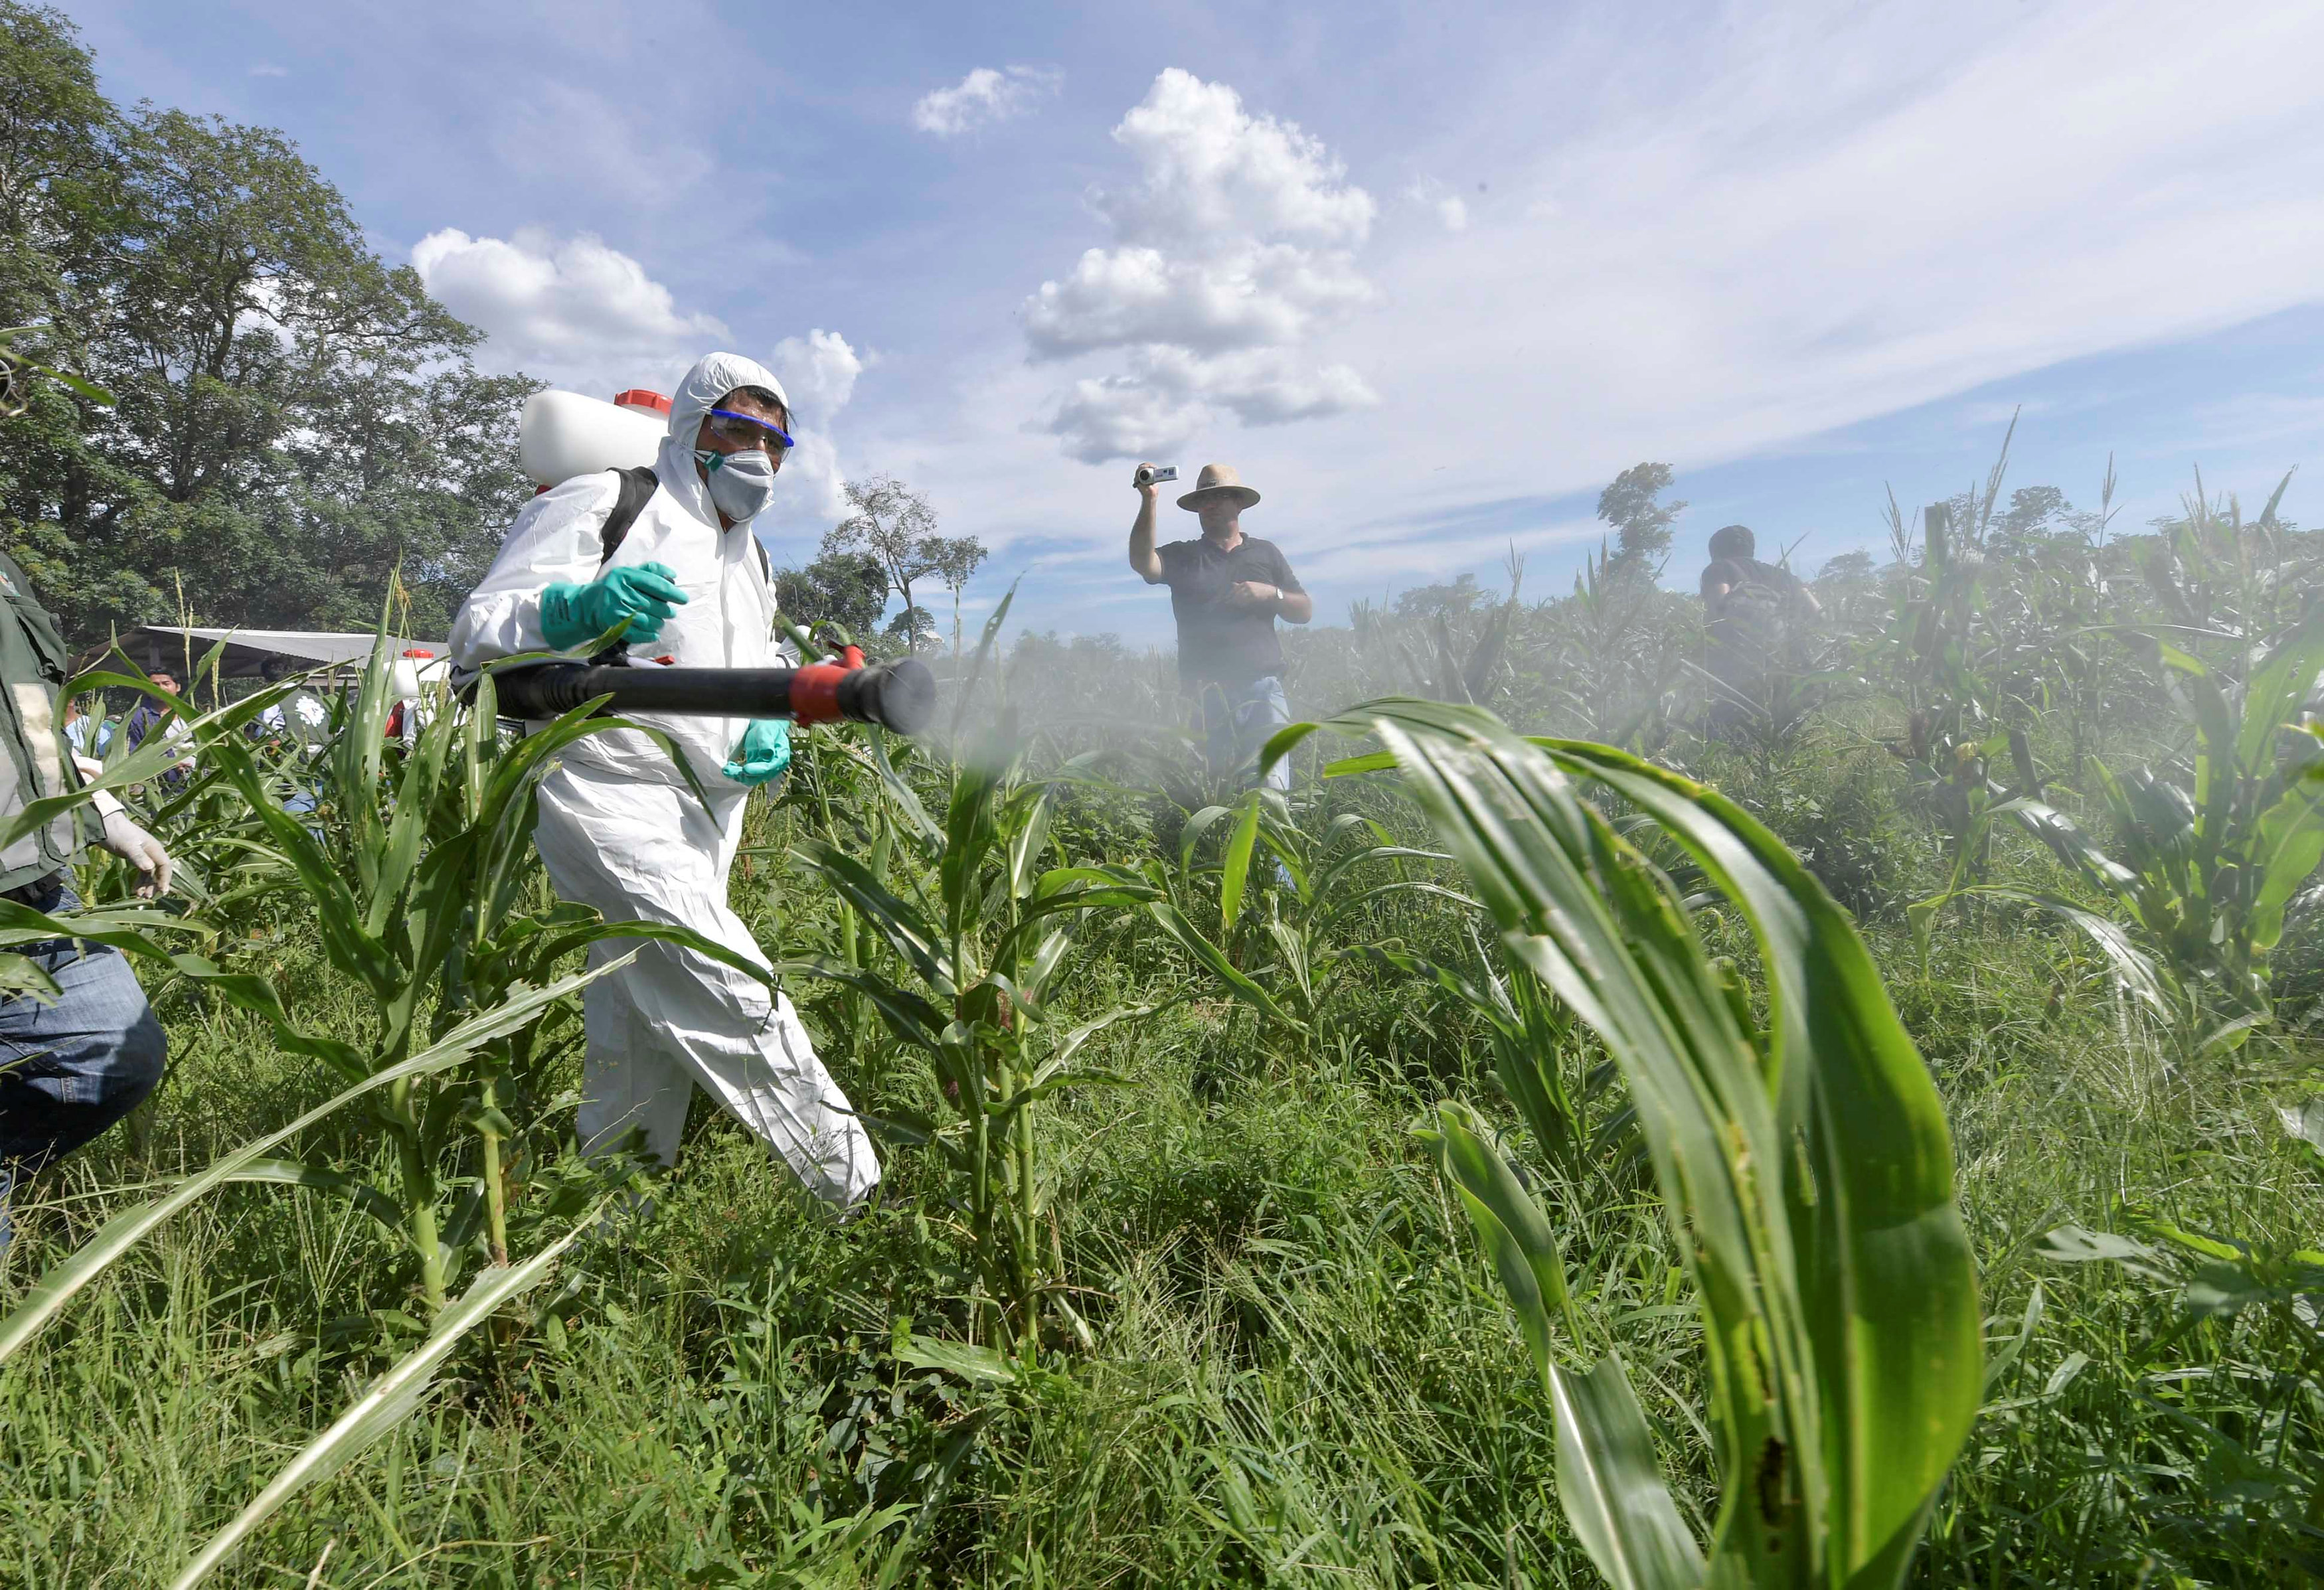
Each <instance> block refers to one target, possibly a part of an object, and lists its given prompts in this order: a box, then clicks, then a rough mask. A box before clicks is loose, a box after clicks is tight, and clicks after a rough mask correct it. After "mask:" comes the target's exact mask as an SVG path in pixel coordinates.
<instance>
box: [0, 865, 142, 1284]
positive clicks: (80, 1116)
mask: <svg viewBox="0 0 2324 1590" xmlns="http://www.w3.org/2000/svg"><path fill="white" fill-rule="evenodd" d="M27 903H28V904H30V905H32V906H33V908H34V909H36V910H40V911H45V912H48V913H50V914H55V913H57V912H60V911H69V910H71V909H73V908H74V907H75V906H77V905H79V904H80V901H79V898H78V896H75V895H74V893H73V891H72V889H71V888H70V887H69V886H68V885H66V884H65V883H63V882H62V881H61V880H57V881H53V882H51V884H50V885H49V886H48V887H46V888H45V889H44V890H43V891H42V893H41V894H40V895H39V896H36V897H34V898H33V899H32V900H31V901H29V902H27ZM21 953H23V954H24V955H26V956H28V957H29V958H30V959H31V960H32V962H33V963H34V964H35V965H37V966H39V967H40V968H41V969H42V970H44V971H46V972H47V973H48V974H49V975H50V976H51V977H52V978H54V979H56V981H57V987H58V988H59V990H60V993H59V996H58V997H57V1001H56V1003H55V1004H53V1005H43V1004H42V1003H41V1002H40V1001H39V1000H37V999H35V998H33V997H32V996H31V995H29V994H23V995H18V996H17V997H14V998H10V999H0V1247H5V1246H6V1245H7V1244H8V1239H9V1237H10V1236H12V1235H13V1227H11V1226H10V1224H9V1221H8V1193H9V1190H10V1189H11V1188H12V1187H13V1186H14V1184H15V1181H16V1180H17V1178H18V1177H20V1176H23V1175H28V1174H30V1173H31V1172H34V1171H37V1170H39V1169H40V1168H41V1167H42V1166H43V1165H46V1164H48V1163H51V1161H54V1160H59V1159H61V1158H63V1157H64V1156H65V1155H66V1154H69V1153H71V1152H72V1151H73V1150H75V1149H77V1148H78V1147H79V1146H80V1145H81V1144H84V1143H87V1142H88V1141H89V1140H90V1139H92V1138H94V1137H96V1136H97V1135H98V1134H100V1133H102V1132H103V1131H104V1130H105V1129H106V1127H107V1126H112V1125H113V1123H114V1122H115V1121H117V1120H119V1119H120V1118H121V1117H124V1116H125V1115H127V1114H128V1113H129V1112H130V1111H131V1110H133V1109H134V1108H136V1107H137V1106H138V1105H139V1104H141V1103H143V1101H144V1098H145V1096H146V1095H147V1094H149V1093H151V1092H152V1091H153V1086H154V1084H155V1083H157V1082H159V1081H160V1080H161V1062H162V1057H163V1055H164V1053H165V1052H167V1049H168V1040H167V1039H166V1038H165V1037H164V1036H163V1035H162V1033H161V1022H160V1020H158V1019H157V1018H156V1017H155V1016H154V1015H153V1007H152V1006H151V1005H148V1004H147V1003H146V1002H145V990H144V989H143V988H139V987H138V986H137V976H136V974H135V973H134V972H133V971H131V970H129V962H128V961H127V960H124V959H123V958H122V955H121V952H120V951H118V950H110V949H107V948H106V947H105V946H104V945H102V944H83V943H79V942H76V941H74V940H71V939H50V940H47V941H45V942H41V943H36V944H27V945H25V946H24V947H23V951H21Z"/></svg>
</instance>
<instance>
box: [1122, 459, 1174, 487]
mask: <svg viewBox="0 0 2324 1590" xmlns="http://www.w3.org/2000/svg"><path fill="white" fill-rule="evenodd" d="M1177 478H1178V466H1177V465H1176V464H1139V466H1138V473H1136V474H1134V475H1132V476H1130V483H1131V484H1132V485H1134V486H1136V487H1137V488H1138V489H1139V490H1140V491H1144V490H1145V489H1146V488H1147V487H1148V486H1158V485H1160V484H1161V483H1163V482H1164V481H1175V480H1176V479H1177Z"/></svg>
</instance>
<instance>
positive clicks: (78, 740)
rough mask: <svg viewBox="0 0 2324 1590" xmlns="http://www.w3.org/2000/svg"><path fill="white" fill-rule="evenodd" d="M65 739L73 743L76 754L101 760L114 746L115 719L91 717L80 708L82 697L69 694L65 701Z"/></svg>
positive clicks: (88, 758)
mask: <svg viewBox="0 0 2324 1590" xmlns="http://www.w3.org/2000/svg"><path fill="white" fill-rule="evenodd" d="M100 700H101V698H100ZM65 739H66V740H69V741H70V742H71V743H72V749H73V755H74V756H76V757H79V758H84V759H86V760H89V761H100V762H101V761H103V760H104V759H105V753H106V751H107V750H109V749H112V746H113V720H112V719H110V718H91V717H90V716H89V715H88V713H87V712H82V711H81V710H80V697H78V696H77V695H75V696H69V697H68V698H66V701H65Z"/></svg>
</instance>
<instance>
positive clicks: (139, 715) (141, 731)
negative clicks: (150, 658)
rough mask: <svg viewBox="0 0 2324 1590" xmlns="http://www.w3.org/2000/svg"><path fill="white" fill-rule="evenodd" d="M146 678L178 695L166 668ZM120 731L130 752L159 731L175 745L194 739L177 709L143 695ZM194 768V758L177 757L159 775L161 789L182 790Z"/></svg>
mask: <svg viewBox="0 0 2324 1590" xmlns="http://www.w3.org/2000/svg"><path fill="white" fill-rule="evenodd" d="M146 677H148V678H150V679H151V680H152V681H153V683H154V684H156V685H160V686H161V688H162V689H164V690H166V691H168V692H169V693H170V694H171V695H175V694H178V676H176V675H175V674H172V673H171V672H170V671H169V670H168V669H167V668H163V669H161V670H159V671H158V672H155V673H152V674H149V675H147V676H146ZM122 728H123V731H124V732H125V733H126V734H127V735H128V736H129V749H131V750H135V749H137V748H138V747H139V746H141V745H143V744H144V743H145V739H146V736H148V735H150V734H152V733H153V732H155V731H160V733H161V738H162V740H164V741H165V742H167V743H170V744H175V743H176V742H177V741H179V740H192V738H193V731H192V730H190V729H188V728H187V727H186V725H185V722H184V721H183V720H182V719H180V717H179V716H178V709H177V708H175V707H173V706H167V705H164V704H163V703H160V702H157V701H155V700H154V699H153V698H152V696H146V697H144V698H143V699H142V700H140V701H139V702H138V703H137V710H136V711H134V712H131V713H130V714H129V721H128V722H127V723H125V724H124V725H123V726H122ZM193 765H194V758H193V757H192V756H191V755H190V754H189V755H187V756H185V757H183V758H180V760H179V761H178V762H177V764H176V765H175V766H174V767H170V768H168V769H167V770H165V771H164V772H163V773H162V775H161V784H162V786H163V787H164V788H167V789H180V788H183V787H184V786H185V782H186V774H187V772H188V771H189V770H190V769H191V768H192V767H193Z"/></svg>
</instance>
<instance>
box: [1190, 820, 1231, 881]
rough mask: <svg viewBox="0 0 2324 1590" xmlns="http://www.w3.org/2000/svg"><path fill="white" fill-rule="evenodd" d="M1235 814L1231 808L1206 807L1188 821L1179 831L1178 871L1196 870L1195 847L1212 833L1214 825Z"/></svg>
mask: <svg viewBox="0 0 2324 1590" xmlns="http://www.w3.org/2000/svg"><path fill="white" fill-rule="evenodd" d="M1233 813H1234V808H1233V807H1231V806H1204V807H1203V809H1202V810H1201V811H1199V812H1197V813H1194V815H1193V816H1191V817H1189V818H1187V819H1186V824H1185V827H1184V828H1181V829H1180V830H1179V831H1178V870H1180V871H1181V872H1191V871H1192V870H1194V847H1195V846H1197V845H1199V844H1201V843H1202V841H1203V835H1204V834H1206V833H1208V832H1210V831H1211V828H1212V825H1213V824H1214V823H1220V822H1222V821H1223V820H1224V819H1226V818H1228V817H1230V816H1231V815H1233Z"/></svg>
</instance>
